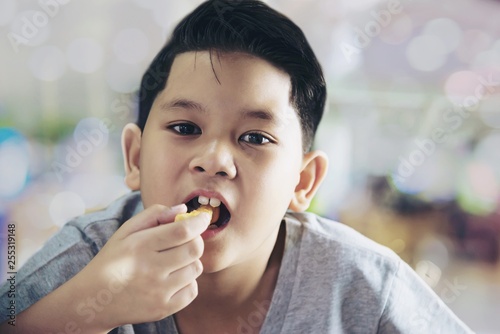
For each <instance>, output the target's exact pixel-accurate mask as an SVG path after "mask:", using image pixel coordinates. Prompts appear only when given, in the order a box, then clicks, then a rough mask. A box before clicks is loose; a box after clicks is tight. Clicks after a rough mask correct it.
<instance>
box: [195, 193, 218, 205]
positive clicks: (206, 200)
mask: <svg viewBox="0 0 500 334" xmlns="http://www.w3.org/2000/svg"><path fill="white" fill-rule="evenodd" d="M198 203H200V204H201V205H208V203H210V206H212V207H214V208H216V207H218V206H219V205H220V199H217V198H208V197H205V196H199V197H198Z"/></svg>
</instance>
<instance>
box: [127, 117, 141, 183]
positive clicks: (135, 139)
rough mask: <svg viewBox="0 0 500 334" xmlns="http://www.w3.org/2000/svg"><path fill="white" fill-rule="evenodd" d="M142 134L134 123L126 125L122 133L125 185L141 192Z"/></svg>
mask: <svg viewBox="0 0 500 334" xmlns="http://www.w3.org/2000/svg"><path fill="white" fill-rule="evenodd" d="M141 134H142V132H141V129H140V128H139V127H138V126H137V125H136V124H133V123H129V124H127V125H125V127H124V128H123V132H122V151H123V162H124V164H125V184H126V185H127V187H129V188H130V189H131V190H139V189H140V186H141V178H140V169H139V160H140V156H141Z"/></svg>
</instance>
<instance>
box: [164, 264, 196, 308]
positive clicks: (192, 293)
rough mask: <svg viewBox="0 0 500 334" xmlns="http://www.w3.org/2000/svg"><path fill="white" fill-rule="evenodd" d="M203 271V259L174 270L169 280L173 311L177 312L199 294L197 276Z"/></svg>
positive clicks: (170, 302)
mask: <svg viewBox="0 0 500 334" xmlns="http://www.w3.org/2000/svg"><path fill="white" fill-rule="evenodd" d="M202 272H203V266H202V264H201V261H196V262H194V263H192V264H190V265H189V266H186V267H184V268H181V269H179V270H177V271H175V272H173V273H172V274H171V275H170V277H169V279H168V280H167V282H168V285H169V287H172V290H171V291H174V293H173V294H172V295H171V296H170V297H169V305H170V308H171V312H172V313H175V312H178V311H180V310H182V309H183V308H184V307H186V306H187V305H189V304H190V303H191V302H192V301H193V300H194V299H195V298H196V296H197V295H198V283H197V282H196V278H197V277H198V276H199V275H201V273H202Z"/></svg>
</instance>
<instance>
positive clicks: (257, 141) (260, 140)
mask: <svg viewBox="0 0 500 334" xmlns="http://www.w3.org/2000/svg"><path fill="white" fill-rule="evenodd" d="M240 140H242V141H244V142H247V143H249V144H254V145H265V144H268V143H271V140H270V139H269V138H267V137H266V136H264V135H263V134H262V133H258V132H252V133H247V134H244V135H242V136H241V137H240Z"/></svg>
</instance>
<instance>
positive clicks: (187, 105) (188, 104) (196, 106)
mask: <svg viewBox="0 0 500 334" xmlns="http://www.w3.org/2000/svg"><path fill="white" fill-rule="evenodd" d="M160 108H161V109H162V110H170V109H192V110H195V111H199V112H202V113H206V112H207V108H205V106H203V105H202V104H200V103H198V102H195V101H191V100H186V99H175V100H173V101H171V102H167V103H163V104H161V105H160Z"/></svg>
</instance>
